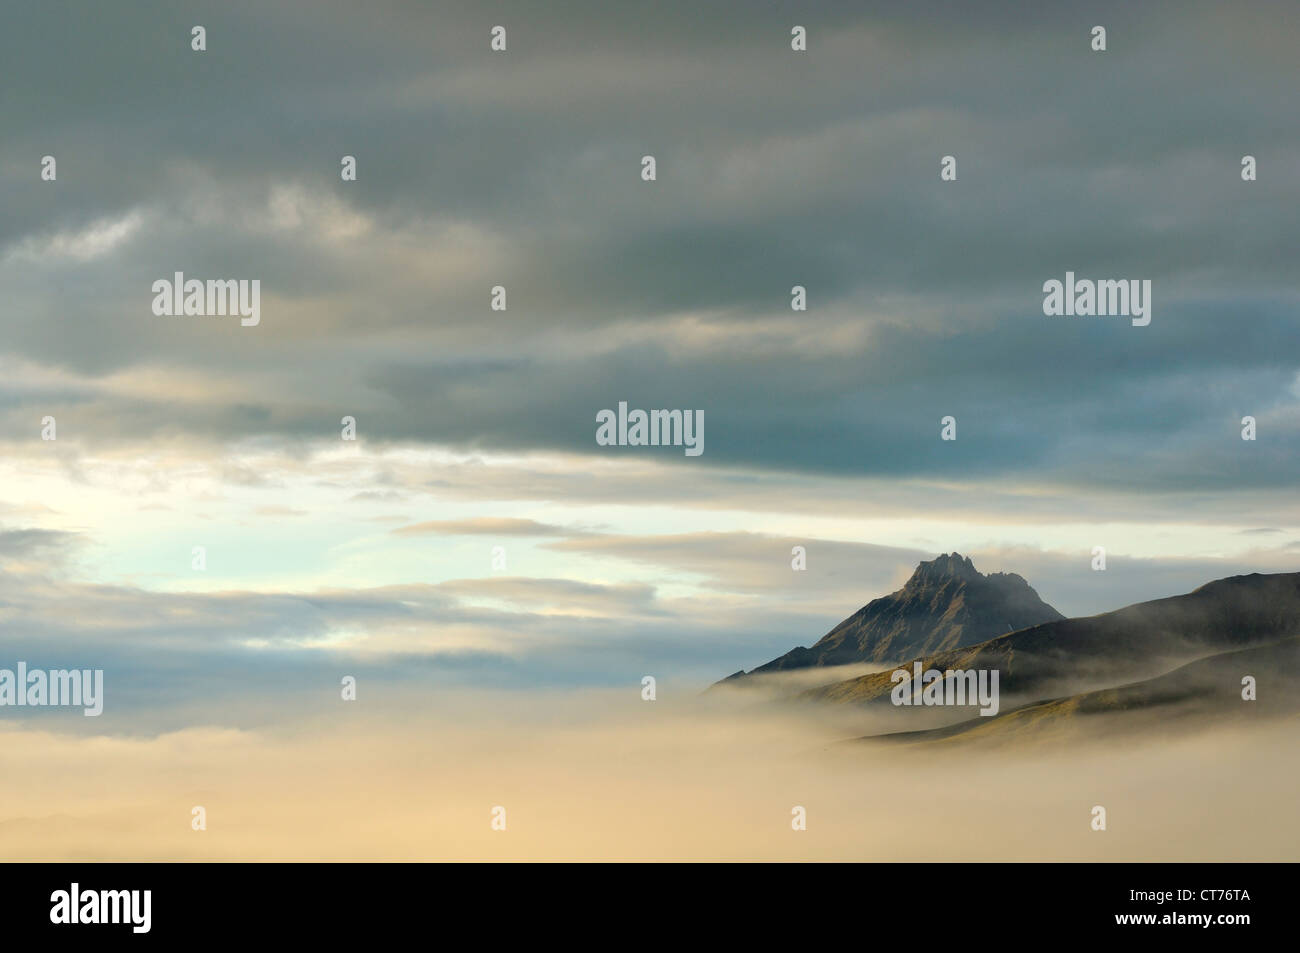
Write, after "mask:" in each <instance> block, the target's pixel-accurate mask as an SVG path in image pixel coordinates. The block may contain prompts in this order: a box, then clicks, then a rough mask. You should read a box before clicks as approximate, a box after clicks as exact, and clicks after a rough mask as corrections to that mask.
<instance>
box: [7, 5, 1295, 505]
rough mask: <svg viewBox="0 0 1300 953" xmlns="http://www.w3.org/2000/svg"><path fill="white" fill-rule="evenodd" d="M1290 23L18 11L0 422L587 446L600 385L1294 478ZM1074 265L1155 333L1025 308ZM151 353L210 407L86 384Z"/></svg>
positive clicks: (868, 451)
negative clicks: (217, 294) (497, 35)
mask: <svg viewBox="0 0 1300 953" xmlns="http://www.w3.org/2000/svg"><path fill="white" fill-rule="evenodd" d="M195 23H201V24H203V25H204V26H205V27H206V28H207V30H208V50H207V52H205V53H193V52H191V51H190V49H189V43H188V37H189V28H190V27H191V26H192V25H193V24H195ZM495 23H502V24H504V25H506V26H507V28H508V30H509V36H510V50H509V52H508V53H507V54H505V55H502V56H498V55H493V54H491V53H490V52H489V51H488V48H487V46H488V44H487V40H488V29H489V28H490V27H491V26H492V25H493V24H495ZM794 23H800V24H803V25H805V26H807V27H808V29H809V35H810V47H811V49H810V51H809V52H808V53H806V54H794V53H791V52H790V51H789V47H788V40H789V27H790V26H791V25H792V24H794ZM1093 23H1102V24H1104V25H1106V26H1107V28H1108V30H1109V49H1108V51H1107V52H1106V53H1103V54H1094V53H1092V52H1090V51H1089V50H1088V42H1087V41H1088V30H1089V29H1090V27H1091V26H1092V25H1093ZM1296 26H1297V24H1296V13H1295V12H1294V8H1290V9H1289V8H1288V7H1287V6H1285V5H1273V4H1266V3H1256V4H1238V5H1234V6H1233V8H1232V10H1231V12H1228V11H1226V10H1225V9H1224V8H1222V7H1220V6H1218V5H1213V4H1195V5H1185V6H1180V7H1179V8H1178V9H1177V10H1176V11H1173V10H1166V11H1162V10H1157V9H1154V8H1148V9H1134V8H1132V6H1131V5H1128V4H1100V5H1092V6H1091V7H1090V8H1089V9H1088V10H1087V11H1078V10H1069V9H1067V8H1064V7H1062V8H1055V7H1054V8H1050V9H1037V8H1029V7H1027V6H1026V5H1024V4H1019V3H949V4H938V3H928V4H927V3H912V4H903V3H898V4H875V5H867V4H859V3H816V4H805V3H793V2H791V3H780V2H777V3H766V4H764V3H710V4H706V5H701V4H697V3H685V2H682V3H665V4H656V5H655V6H654V8H653V10H651V9H650V8H647V7H644V6H642V5H635V6H634V5H622V4H608V3H594V2H593V3H560V4H535V3H505V4H496V5H492V7H491V8H490V9H488V8H483V7H482V6H481V5H477V4H452V5H446V4H441V5H428V4H414V3H410V4H399V3H375V4H369V5H365V6H356V5H353V4H346V3H341V2H337V3H305V2H304V3H278V4H272V5H268V4H262V3H257V4H253V3H223V4H206V3H205V4H162V3H153V4H148V3H146V4H134V5H131V6H129V7H126V6H123V7H91V6H81V5H62V4H45V5H27V6H24V7H23V8H22V9H20V10H17V11H14V12H12V13H11V14H10V15H9V16H8V19H7V30H6V33H5V36H4V38H3V39H0V53H3V56H2V57H0V60H2V61H3V63H4V66H3V70H4V80H5V82H4V84H3V90H4V91H3V94H2V95H3V97H4V106H5V110H4V112H5V129H4V132H5V135H4V137H3V139H2V140H0V174H2V175H3V178H4V184H5V193H4V195H5V198H4V203H5V209H4V211H5V214H4V215H3V216H2V217H0V274H2V275H3V278H4V283H5V286H6V289H7V292H8V293H7V300H6V302H5V303H4V304H3V305H0V307H2V308H3V311H2V312H0V315H2V316H3V317H2V319H0V320H3V323H4V329H5V337H4V341H3V345H2V346H0V354H8V355H11V356H13V357H15V358H18V359H22V360H25V361H31V362H34V363H36V364H37V365H38V366H45V367H50V368H58V369H62V370H66V371H67V372H68V373H69V374H71V375H72V376H73V377H74V378H75V383H67V384H65V385H62V387H60V386H57V385H53V384H51V385H48V386H45V387H42V388H40V392H39V394H37V393H35V391H34V389H33V388H31V387H30V386H29V387H28V389H26V390H24V389H22V388H18V389H16V390H14V389H5V390H4V391H3V392H2V393H0V412H2V413H3V417H0V420H2V421H3V431H4V435H5V436H8V437H11V438H12V437H14V436H15V435H19V434H27V433H29V432H30V429H31V427H30V419H31V417H32V414H33V412H36V411H39V412H41V413H44V412H55V411H58V412H59V415H60V427H61V429H62V428H70V429H68V430H67V431H66V432H70V433H76V434H78V435H82V436H83V437H84V439H86V440H88V441H95V440H99V441H107V442H119V441H122V442H126V441H131V440H136V439H142V438H143V439H149V438H154V437H157V436H159V435H161V434H181V433H185V434H194V435H197V436H200V437H204V438H209V439H213V440H223V441H224V440H231V439H240V438H244V437H249V436H258V435H272V436H274V437H277V438H283V437H304V438H305V437H315V436H327V435H332V434H333V432H334V429H333V428H335V427H336V426H337V425H336V424H335V421H337V420H338V419H339V417H340V416H341V414H344V413H353V414H358V415H359V416H360V415H364V417H363V418H362V419H363V420H364V424H363V426H364V433H365V435H366V437H367V439H370V440H375V441H384V440H416V441H429V442H438V443H452V444H457V445H463V446H477V447H483V448H493V449H506V450H509V449H565V450H576V451H579V452H595V450H596V448H595V444H594V439H593V434H594V416H595V413H596V412H597V411H598V410H600V409H602V408H605V407H613V406H616V404H617V401H619V400H628V401H629V403H630V404H631V406H634V407H636V406H641V407H680V408H702V409H704V410H705V413H706V452H705V456H704V460H705V461H708V462H712V463H725V464H736V465H743V466H750V467H760V468H776V469H801V470H817V471H828V472H845V473H875V474H883V475H910V474H931V475H946V476H949V477H954V478H960V477H963V476H971V475H977V476H989V475H993V476H1007V477H1027V478H1040V479H1043V478H1045V479H1050V480H1056V481H1060V482H1070V481H1076V482H1086V483H1088V484H1090V485H1105V486H1109V487H1111V488H1114V489H1144V488H1150V487H1159V486H1165V487H1184V488H1198V487H1200V488H1206V489H1231V488H1240V487H1247V488H1248V487H1252V486H1280V485H1286V484H1287V483H1288V482H1294V473H1295V471H1294V460H1295V458H1296V454H1297V452H1298V451H1300V429H1298V428H1297V424H1296V409H1297V399H1298V398H1300V395H1298V394H1297V391H1296V386H1297V385H1296V381H1297V374H1298V373H1300V346H1298V345H1297V335H1296V305H1297V300H1298V295H1297V292H1298V290H1300V289H1298V288H1297V279H1296V277H1295V276H1296V270H1295V267H1294V249H1295V248H1296V247H1297V238H1300V234H1298V232H1300V228H1298V226H1297V224H1296V220H1295V216H1294V213H1293V210H1294V208H1295V206H1296V200H1297V199H1298V198H1300V133H1297V130H1296V128H1295V124H1294V123H1287V122H1281V121H1279V117H1280V116H1283V115H1285V114H1286V111H1287V109H1288V103H1289V101H1290V97H1291V96H1292V94H1293V90H1294V88H1295V86H1296V80H1297V78H1300V77H1297V66H1296V61H1295V58H1294V55H1293V47H1294V43H1293V41H1294V38H1295V31H1296ZM47 153H52V154H54V155H55V156H56V157H57V158H58V161H59V180H58V182H57V183H41V182H40V181H39V179H38V177H37V172H38V163H39V159H40V156H42V155H44V154H47ZM646 153H651V154H654V155H656V157H657V158H658V161H659V181H657V182H655V183H642V182H640V181H639V178H638V170H639V159H640V157H641V155H643V154H646ZM1246 153H1250V154H1253V155H1256V156H1258V158H1259V162H1260V180H1259V181H1258V182H1254V183H1243V182H1242V181H1241V180H1240V177H1239V175H1238V163H1239V160H1240V157H1241V156H1242V155H1243V154H1246ZM343 154H354V155H356V156H357V157H358V161H359V179H358V181H357V182H356V183H350V184H344V183H341V182H340V181H339V179H338V160H339V157H340V156H341V155H343ZM945 154H953V155H955V156H956V157H957V160H958V169H959V176H958V181H957V182H955V183H947V184H945V183H941V182H940V181H939V178H938V164H939V157H940V156H942V155H945ZM131 216H136V218H135V219H131ZM353 219H355V221H353ZM123 221H134V222H135V224H134V226H132V227H131V228H129V229H126V230H125V231H124V232H123V233H122V235H121V236H120V238H119V239H116V240H113V241H108V240H104V241H103V242H102V243H101V244H102V246H103V247H102V248H101V247H100V245H97V244H96V242H95V240H93V235H94V232H95V229H96V228H99V229H100V230H101V231H103V230H104V229H108V230H109V231H111V228H112V224H113V223H115V222H116V223H119V224H120V223H121V222H123ZM97 223H98V224H97ZM332 230H335V231H337V232H338V234H337V235H336V237H333V238H331V237H330V236H331V235H334V234H335V231H332ZM88 232H89V233H91V235H90V237H87V234H88ZM422 253H423V255H424V257H421V255H422ZM458 253H459V254H460V255H461V256H463V260H461V258H459V257H457V254H458ZM447 262H451V264H447ZM440 263H442V264H440ZM174 270H184V271H185V272H186V273H187V274H189V275H190V276H201V277H214V276H230V277H237V276H248V277H260V278H261V280H262V282H263V289H264V294H265V296H266V299H265V300H264V305H263V310H264V315H265V317H264V323H263V326H261V327H259V328H257V329H250V330H241V329H239V328H237V327H234V326H231V325H230V324H222V323H221V322H220V321H219V319H208V318H201V319H184V318H157V317H154V316H153V315H152V314H151V313H150V312H149V302H150V300H151V295H150V293H149V290H148V289H149V284H150V282H151V281H152V280H154V279H155V278H159V277H170V276H171V274H172V272H173V271H174ZM1066 270H1073V271H1076V272H1077V273H1079V274H1080V275H1081V276H1089V277H1139V278H1150V279H1151V280H1152V281H1153V283H1154V299H1155V303H1154V317H1153V321H1152V324H1151V325H1150V326H1149V327H1147V328H1132V327H1130V326H1128V324H1127V322H1125V321H1123V320H1122V319H1103V318H1091V319H1066V318H1045V317H1044V316H1043V315H1042V312H1041V301H1042V292H1041V286H1042V283H1043V281H1045V280H1047V279H1049V278H1060V277H1062V276H1063V274H1064V272H1065V271H1066ZM498 283H499V284H504V285H506V286H507V287H508V289H509V294H510V310H509V311H508V312H505V313H499V312H490V311H489V310H488V309H487V290H488V288H490V287H491V286H492V285H494V284H498ZM794 284H803V285H805V286H807V288H808V291H809V300H810V310H809V311H808V312H807V313H805V314H798V315H795V314H792V313H791V312H790V311H789V310H788V300H789V291H790V287H791V286H792V285H794ZM683 316H691V317H692V320H695V321H698V322H700V323H702V324H703V325H704V326H705V327H707V328H711V329H713V331H714V332H715V334H714V335H713V336H712V337H711V338H710V339H709V340H708V341H707V342H702V341H701V340H700V339H698V338H696V337H692V336H691V335H690V334H689V333H687V330H682V331H681V332H680V333H678V332H677V331H675V330H673V328H674V325H673V324H672V322H673V321H675V320H678V319H681V318H682V317H683ZM855 327H856V328H859V329H861V330H862V331H863V333H862V335H861V337H860V338H859V339H856V340H855V339H853V338H852V337H851V336H850V338H849V343H847V344H844V345H837V344H834V343H832V342H833V341H835V340H836V338H834V335H835V334H836V333H840V332H843V331H844V330H845V329H850V330H851V329H853V328H855ZM823 332H824V333H825V335H826V337H827V343H825V344H824V345H823V346H822V347H820V348H819V347H810V346H808V342H807V340H806V339H808V338H812V339H814V340H815V339H816V338H817V336H818V335H819V334H821V333H823ZM782 335H785V336H786V337H787V338H788V341H789V343H788V345H786V346H782ZM719 338H721V340H719ZM145 367H150V368H154V367H165V368H167V369H169V370H170V371H172V372H174V373H176V374H179V375H181V376H186V375H189V376H192V377H193V378H194V379H196V380H198V381H200V382H209V381H210V382H212V386H210V387H209V388H208V390H209V391H210V393H209V394H208V396H206V397H205V398H203V399H194V400H187V401H177V400H176V399H175V397H174V395H173V394H171V393H169V392H168V390H167V388H166V386H165V385H161V386H160V387H159V388H158V389H156V390H155V391H154V392H152V393H150V392H148V391H147V389H145V390H142V389H140V388H136V389H126V390H124V389H122V388H120V387H119V388H109V387H100V386H97V384H100V383H102V381H103V379H104V377H105V375H109V374H116V375H126V376H127V377H130V376H131V375H133V374H138V373H140V372H141V370H142V369H143V368H145ZM218 383H220V384H222V385H224V388H223V387H222V386H217V384H218ZM232 391H233V392H234V393H231V392H232ZM36 398H39V399H36ZM37 405H39V406H37ZM946 414H953V415H955V416H956V417H957V418H958V427H959V439H958V440H957V442H956V443H954V444H943V443H941V442H940V441H939V440H938V429H939V418H940V417H941V416H944V415H946ZM1247 414H1250V415H1252V416H1256V417H1257V418H1259V420H1260V422H1261V431H1260V440H1259V441H1258V442H1257V443H1256V444H1244V443H1243V442H1242V441H1241V440H1240V439H1239V438H1238V435H1237V431H1238V429H1239V422H1240V418H1241V417H1242V416H1244V415H1247Z"/></svg>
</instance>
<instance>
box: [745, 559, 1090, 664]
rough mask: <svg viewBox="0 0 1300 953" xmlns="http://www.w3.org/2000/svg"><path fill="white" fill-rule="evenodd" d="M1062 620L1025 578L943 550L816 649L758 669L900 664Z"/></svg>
mask: <svg viewBox="0 0 1300 953" xmlns="http://www.w3.org/2000/svg"><path fill="white" fill-rule="evenodd" d="M1063 618H1065V617H1064V616H1063V615H1061V613H1059V612H1057V611H1056V610H1055V609H1053V608H1052V607H1051V606H1049V605H1048V604H1047V603H1046V602H1044V601H1043V600H1042V599H1040V598H1039V597H1038V593H1036V592H1035V591H1034V590H1033V588H1032V587H1031V586H1030V585H1029V583H1028V582H1026V581H1025V580H1024V579H1023V578H1022V577H1021V576H1018V575H1016V574H1015V573H1001V572H995V573H990V574H989V575H987V576H986V575H984V574H983V573H981V572H980V571H979V570H978V569H976V568H975V564H974V563H973V562H971V559H970V557H969V556H963V555H962V554H961V553H942V554H940V555H938V556H936V557H935V558H934V559H928V560H922V561H921V563H920V564H919V565H918V566H917V567H916V570H915V571H914V572H913V573H912V576H911V578H910V579H908V580H907V583H906V584H905V585H904V586H903V588H902V589H899V590H898V591H897V592H892V593H890V594H889V595H887V596H882V597H881V598H879V599H873V600H872V601H871V602H869V603H867V604H866V605H865V606H863V607H862V608H861V609H859V610H858V611H857V612H855V613H853V615H851V616H849V617H848V618H847V619H845V620H844V621H843V622H841V623H840V624H839V625H837V626H836V627H835V628H833V629H831V631H830V632H828V633H826V635H824V636H823V637H822V638H821V639H820V640H819V641H818V642H816V643H815V644H814V645H812V646H811V647H809V648H803V647H800V648H796V649H793V650H791V651H789V652H787V653H786V654H785V655H782V656H781V657H780V658H777V659H773V660H772V661H771V662H768V663H767V664H766V665H761V666H759V667H758V668H756V669H755V670H754V672H772V671H785V670H789V669H797V668H809V667H813V666H829V665H846V664H850V663H854V662H873V663H880V662H897V661H902V660H905V659H910V658H916V657H918V656H924V655H928V654H932V653H934V652H939V651H943V650H946V649H952V648H959V647H962V646H966V645H976V644H978V643H980V642H984V641H986V640H988V639H992V638H996V637H997V636H999V635H1005V634H1006V633H1008V632H1013V631H1016V630H1018V629H1023V628H1028V627H1029V626H1033V625H1039V624H1041V623H1044V622H1055V621H1058V620H1060V619H1063ZM754 672H750V673H748V674H751V675H752V674H754ZM740 674H741V673H737V674H736V675H733V676H732V678H733V679H735V678H737V677H739V676H740Z"/></svg>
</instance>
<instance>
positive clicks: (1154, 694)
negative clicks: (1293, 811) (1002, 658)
mask: <svg viewBox="0 0 1300 953" xmlns="http://www.w3.org/2000/svg"><path fill="white" fill-rule="evenodd" d="M1246 675H1250V676H1253V677H1254V678H1255V679H1256V682H1257V692H1258V697H1257V699H1256V700H1254V701H1246V700H1244V699H1243V698H1242V678H1243V676H1246ZM1297 712H1300V637H1295V638H1290V639H1283V640H1282V641H1280V642H1275V643H1271V644H1269V645H1264V646H1257V647H1255V648H1249V649H1238V650H1236V651H1232V652H1222V653H1220V654H1218V655H1212V656H1210V657H1209V658H1204V659H1200V660H1198V661H1195V662H1190V663H1188V664H1187V665H1184V666H1182V667H1181V668H1178V669H1175V670H1174V671H1172V672H1169V673H1167V674H1164V675H1160V676H1157V677H1156V678H1152V679H1147V680H1144V681H1140V682H1133V683H1130V684H1127V685H1121V686H1119V687H1116V688H1105V689H1100V690H1097V691H1091V692H1084V693H1080V694H1077V695H1071V696H1068V697H1065V698H1056V699H1052V700H1051V701H1044V702H1036V703H1032V704H1029V705H1025V706H1023V707H1021V708H1017V709H1015V710H1013V711H1008V712H1005V713H1004V714H1002V715H1000V716H998V717H996V718H982V717H978V716H976V717H974V718H970V719H968V720H966V721H962V722H960V723H958V724H955V725H948V726H946V727H943V728H934V729H929V730H924V731H903V732H894V733H890V734H883V735H869V736H867V737H865V738H860V739H857V740H858V741H871V742H881V743H891V744H925V745H932V744H941V743H950V742H960V743H962V744H976V743H978V744H985V743H987V744H1006V743H1015V744H1017V745H1019V744H1023V743H1026V742H1046V743H1057V742H1061V741H1065V740H1070V739H1074V738H1080V737H1089V738H1093V739H1096V738H1097V737H1098V736H1099V735H1101V734H1103V733H1105V734H1106V735H1108V736H1109V735H1110V734H1113V733H1117V732H1122V731H1137V730H1141V731H1143V732H1144V733H1145V734H1147V735H1149V734H1151V733H1152V732H1153V731H1156V732H1162V733H1175V732H1178V731H1183V730H1191V729H1195V728H1201V727H1206V726H1210V725H1226V724H1229V723H1232V722H1238V721H1242V720H1246V719H1252V720H1257V719H1260V718H1268V717H1274V716H1286V715H1292V716H1294V715H1295V714H1296V713H1297ZM1119 715H1122V716H1123V718H1122V719H1120V718H1115V717H1110V718H1107V717H1105V716H1119Z"/></svg>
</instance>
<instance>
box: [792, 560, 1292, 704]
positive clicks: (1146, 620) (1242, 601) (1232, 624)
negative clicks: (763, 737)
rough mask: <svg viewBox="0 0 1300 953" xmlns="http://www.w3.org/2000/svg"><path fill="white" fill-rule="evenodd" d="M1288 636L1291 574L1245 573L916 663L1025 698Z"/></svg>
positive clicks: (885, 676) (837, 693) (1098, 684)
mask: <svg viewBox="0 0 1300 953" xmlns="http://www.w3.org/2000/svg"><path fill="white" fill-rule="evenodd" d="M1295 635H1300V573H1276V574H1273V575H1261V574H1259V573H1252V574H1251V575H1249V576H1233V577H1231V578H1228V579H1220V580H1218V581H1217V582H1211V583H1207V584H1206V585H1204V586H1201V587H1200V588H1199V589H1196V590H1195V591H1193V592H1190V593H1188V594H1186V595H1182V596H1171V597H1169V598H1167V599H1156V600H1153V601H1151V602H1142V603H1138V604H1137V605H1132V606H1128V607H1127V608H1124V609H1119V610H1117V611H1115V612H1107V613H1103V614H1101V615H1095V616H1089V617H1088V618H1083V619H1065V620H1062V621H1059V622H1048V623H1045V624H1043V625H1036V626H1033V627H1032V628H1028V629H1023V630H1021V631H1019V632H1013V633H1010V634H1007V635H1003V636H999V637H998V638H994V639H990V640H988V641H987V642H983V643H981V644H979V645H973V646H968V647H964V648H959V649H954V650H950V651H946V652H939V653H937V654H935V655H931V656H928V657H924V658H922V659H921V661H922V662H923V665H924V667H925V668H927V669H930V668H934V669H939V670H947V669H963V670H969V669H987V670H992V669H997V670H998V671H999V673H1000V674H999V679H1000V691H1001V694H1002V696H1003V697H1004V698H1007V696H1011V699H1015V698H1019V699H1020V700H1022V701H1029V700H1041V699H1044V698H1050V697H1053V696H1054V695H1071V694H1076V693H1078V692H1080V691H1086V690H1090V689H1094V688H1103V687H1108V686H1112V685H1114V684H1115V683H1116V682H1119V681H1133V680H1136V679H1145V678H1151V677H1153V676H1155V675H1158V674H1160V673H1162V672H1165V671H1169V670H1170V669H1172V668H1174V667H1176V666H1177V665H1181V664H1184V663H1186V662H1189V661H1192V660H1194V659H1197V658H1201V657H1204V656H1207V655H1212V654H1217V653H1220V652H1226V651H1231V650H1233V649H1239V648H1246V647H1249V646H1252V645H1260V644H1264V643H1268V642H1276V641H1278V640H1281V639H1284V638H1287V637H1290V636H1295ZM892 688H893V683H892V681H891V672H889V671H884V672H876V673H873V674H870V675H864V676H862V677H861V678H853V679H848V680H845V681H841V682H836V683H834V684H831V685H825V686H821V687H818V688H814V689H809V690H808V691H805V692H802V693H801V694H800V695H799V697H800V698H801V699H806V700H815V701H832V702H850V703H873V702H874V703H878V704H883V705H889V704H890V702H889V694H890V691H891V690H892ZM1011 699H1008V701H1011ZM986 720H987V719H986Z"/></svg>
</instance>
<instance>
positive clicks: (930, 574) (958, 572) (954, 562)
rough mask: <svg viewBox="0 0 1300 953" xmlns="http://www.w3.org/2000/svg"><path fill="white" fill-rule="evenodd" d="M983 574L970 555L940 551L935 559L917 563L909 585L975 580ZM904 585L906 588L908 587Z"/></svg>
mask: <svg viewBox="0 0 1300 953" xmlns="http://www.w3.org/2000/svg"><path fill="white" fill-rule="evenodd" d="M982 578H984V576H983V574H982V573H980V571H979V570H978V569H976V568H975V564H974V563H973V562H971V559H970V557H969V556H963V555H962V554H961V553H952V554H949V555H945V554H943V553H940V554H939V555H938V556H936V557H935V558H934V559H930V560H922V561H921V562H920V563H918V564H917V566H916V569H915V571H914V572H913V573H912V578H911V579H909V580H907V586H914V585H924V584H929V583H932V582H935V581H940V580H944V579H960V580H973V579H982ZM907 586H904V588H907Z"/></svg>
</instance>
